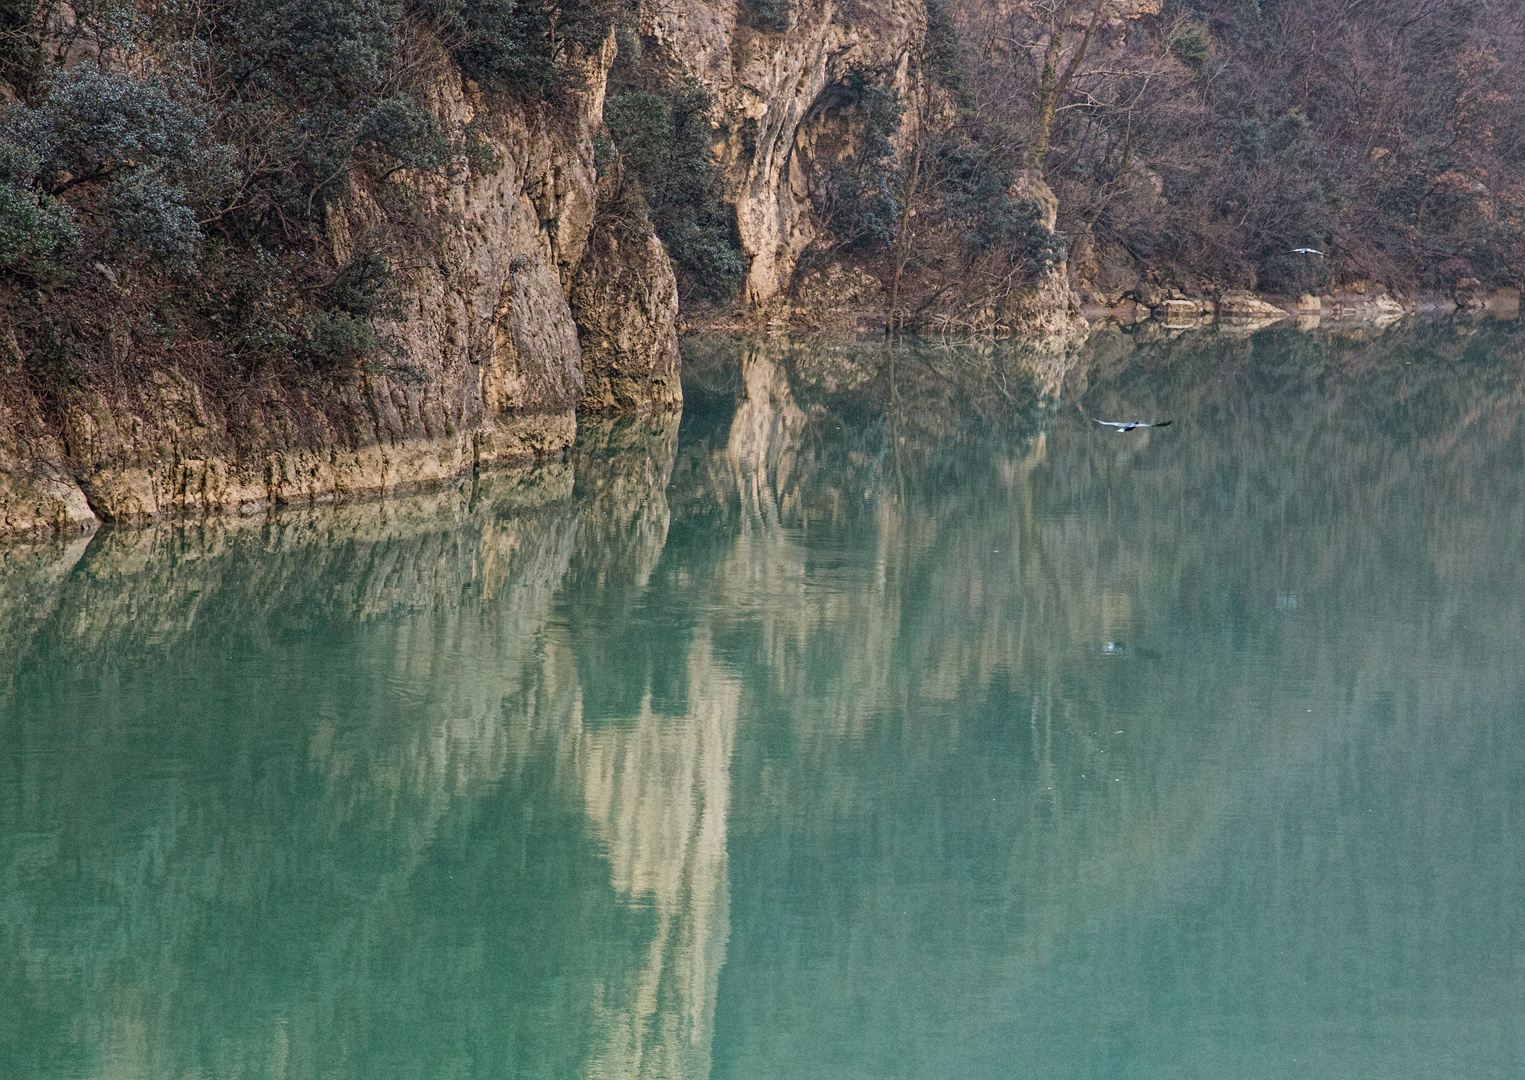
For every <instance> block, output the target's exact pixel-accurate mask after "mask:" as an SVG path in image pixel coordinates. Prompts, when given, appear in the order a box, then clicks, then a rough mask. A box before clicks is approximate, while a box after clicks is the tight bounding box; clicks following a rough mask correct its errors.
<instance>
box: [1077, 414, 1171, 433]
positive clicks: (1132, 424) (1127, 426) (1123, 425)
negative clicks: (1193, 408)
mask: <svg viewBox="0 0 1525 1080" xmlns="http://www.w3.org/2000/svg"><path fill="white" fill-rule="evenodd" d="M1091 419H1092V420H1096V417H1094V416H1093V417H1091ZM1096 422H1097V423H1098V424H1102V425H1104V426H1106V427H1110V428H1116V429H1117V430H1118V431H1132V430H1133V429H1134V428H1141V427H1169V426H1170V425H1171V424H1173V423H1175V421H1174V420H1156V421H1154V422H1153V423H1150V424H1146V423H1144V422H1143V421H1142V420H1096Z"/></svg>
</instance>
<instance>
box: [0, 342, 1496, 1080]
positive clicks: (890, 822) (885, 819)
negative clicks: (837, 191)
mask: <svg viewBox="0 0 1525 1080" xmlns="http://www.w3.org/2000/svg"><path fill="white" fill-rule="evenodd" d="M1144 337H1145V335H1142V334H1140V335H1138V336H1135V337H1132V338H1130V337H1127V336H1125V335H1122V334H1118V333H1115V332H1113V333H1105V334H1101V335H1099V336H1098V337H1097V339H1095V341H1094V342H1093V344H1092V345H1091V346H1089V347H1088V349H1087V351H1086V354H1085V355H1084V357H1083V358H1082V360H1081V363H1080V365H1079V366H1078V367H1077V368H1076V369H1075V370H1073V371H1070V372H1069V373H1068V374H1066V375H1062V377H1061V374H1060V373H1057V372H1055V373H1050V374H1048V375H1042V376H1040V377H1039V381H1040V382H1046V383H1047V389H1048V391H1049V393H1050V396H1049V397H1048V398H1046V399H1045V400H1044V401H1043V402H1042V403H1040V402H1039V401H1038V400H1037V398H1036V392H1035V388H1034V384H1033V382H1032V381H1031V380H1029V379H1026V378H1024V376H1023V375H1022V374H1021V371H1020V370H1019V360H1020V357H1018V356H1017V355H1016V354H1015V353H1014V352H1013V351H1011V350H1008V349H1003V348H996V349H990V348H985V349H983V350H981V349H977V348H961V349H960V348H936V347H932V346H926V345H918V346H907V347H903V348H900V349H896V350H894V351H892V352H888V353H887V352H885V351H884V350H883V349H882V348H877V347H872V346H864V347H858V348H845V347H840V346H836V347H828V346H812V345H810V344H807V343H795V344H792V345H790V344H782V343H771V344H761V345H753V346H746V347H744V346H741V345H731V344H726V343H715V342H709V343H702V342H701V343H698V344H695V345H693V346H692V347H691V348H690V350H689V352H690V354H691V355H690V357H689V361H690V363H689V375H688V382H689V387H688V395H689V410H688V412H687V414H686V415H685V417H684V419H683V421H682V423H681V425H680V424H679V422H678V421H676V420H673V421H672V422H663V421H658V422H652V421H640V422H631V421H627V422H624V423H620V424H613V425H596V424H589V425H586V426H585V428H584V431H583V434H582V436H581V441H580V443H579V445H578V447H577V449H576V451H575V452H574V453H573V454H572V455H571V457H570V459H569V460H567V461H565V462H559V463H553V464H550V465H546V466H543V467H539V468H535V469H527V470H524V471H521V472H511V473H504V474H498V475H493V476H484V477H481V478H480V479H479V480H478V481H477V482H475V483H472V484H463V485H462V486H461V487H460V488H459V489H458V490H451V491H447V492H442V493H436V494H432V495H426V496H418V497H413V498H406V499H400V500H396V501H393V502H390V503H386V504H363V505H346V506H339V507H330V508H326V509H325V508H320V509H317V510H312V511H304V512H293V513H289V514H284V515H281V516H279V517H276V518H274V519H271V520H265V519H259V520H245V521H235V522H222V523H215V524H209V525H205V526H177V527H161V528H157V529H153V530H148V531H142V532H133V531H110V530H103V531H102V532H101V533H100V534H98V535H97V536H95V537H94V538H93V539H91V540H89V541H84V540H81V541H79V542H77V543H74V544H55V545H43V546H40V547H35V546H34V547H24V546H22V547H10V548H0V1076H3V1077H6V1078H10V1077H18V1078H21V1077H24V1078H32V1077H39V1078H55V1077H56V1078H87V1077H154V1078H170V1077H173V1078H180V1077H201V1078H218V1080H221V1078H234V1077H237V1078H264V1077H289V1078H298V1077H301V1078H306V1077H338V1078H351V1077H353V1078H367V1080H369V1078H381V1080H388V1078H415V1077H416V1078H420V1080H423V1078H430V1080H434V1078H455V1077H567V1078H574V1077H587V1078H600V1080H615V1078H636V1077H651V1078H683V1080H689V1078H703V1077H714V1078H717V1080H718V1078H731V1077H740V1078H754V1077H755V1078H765V1077H766V1078H780V1080H782V1078H791V1080H793V1078H822V1080H825V1078H857V1077H861V1078H875V1080H878V1078H899V1077H905V1078H917V1080H921V1078H943V1077H947V1078H983V1077H992V1078H995V1077H1001V1078H1009V1077H1023V1078H1027V1077H1041V1078H1047V1077H1054V1078H1089V1077H1098V1078H1100V1077H1107V1078H1112V1077H1117V1078H1156V1077H1159V1078H1166V1077H1170V1078H1180V1077H1189V1078H1199V1077H1200V1078H1215V1080H1218V1078H1238V1077H1243V1078H1257V1080H1259V1078H1279V1077H1286V1078H1303V1077H1338V1078H1368V1077H1369V1078H1373V1080H1375V1078H1383V1080H1391V1078H1409V1077H1413V1078H1421V1077H1422V1078H1435V1077H1461V1078H1484V1077H1488V1078H1491V1077H1500V1078H1502V1077H1510V1078H1517V1077H1520V1076H1522V1075H1525V334H1522V333H1520V332H1519V331H1515V330H1511V329H1508V328H1499V327H1488V326H1482V327H1478V328H1470V327H1465V326H1463V327H1453V326H1449V325H1441V326H1432V327H1420V328H1418V329H1412V330H1401V331H1389V332H1388V333H1386V334H1382V335H1375V336H1373V335H1367V336H1366V339H1364V340H1363V339H1362V337H1361V336H1359V335H1356V336H1350V337H1344V338H1341V337H1336V336H1332V335H1330V334H1328V333H1322V332H1315V333H1311V334H1297V333H1291V332H1268V333H1263V334H1260V335H1257V336H1254V337H1233V336H1230V335H1228V334H1211V333H1205V334H1198V335H1188V336H1187V337H1184V338H1181V339H1180V340H1178V341H1175V342H1171V341H1168V340H1163V339H1161V340H1153V341H1149V340H1144ZM1088 416H1101V417H1102V418H1104V419H1130V418H1133V417H1135V416H1141V417H1144V418H1151V417H1173V418H1174V419H1175V424H1174V426H1172V427H1169V428H1165V429H1162V430H1157V431H1153V432H1144V431H1138V432H1133V433H1130V434H1127V435H1115V434H1111V433H1109V432H1106V431H1104V430H1103V429H1101V428H1100V427H1098V426H1097V425H1095V424H1093V423H1091V422H1090V420H1089V419H1088V418H1087V417H1088Z"/></svg>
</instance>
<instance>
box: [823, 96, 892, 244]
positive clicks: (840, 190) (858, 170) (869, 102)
mask: <svg viewBox="0 0 1525 1080" xmlns="http://www.w3.org/2000/svg"><path fill="white" fill-rule="evenodd" d="M846 89H847V90H848V92H850V93H852V94H853V95H854V101H853V103H852V105H851V108H853V109H854V110H855V111H856V112H857V113H858V114H859V116H860V117H861V120H862V128H861V134H860V136H859V138H858V141H857V145H856V146H855V147H854V152H853V154H852V156H851V157H850V158H848V159H846V160H844V161H838V162H833V163H832V164H831V165H830V166H828V168H827V170H826V177H825V183H824V185H823V188H824V191H823V195H822V198H821V209H822V211H823V213H824V216H825V218H826V219H827V220H828V221H829V222H830V224H831V231H832V233H833V234H834V235H835V236H836V238H837V242H838V244H840V245H841V246H842V247H843V248H845V249H847V250H850V251H852V250H856V251H872V250H874V249H876V248H882V247H884V246H885V245H887V244H889V243H891V242H892V241H893V240H894V239H895V236H896V233H897V231H898V230H899V227H900V214H901V194H900V192H901V187H902V185H903V184H904V182H905V172H904V170H903V169H902V168H901V166H900V163H899V161H898V159H897V157H896V154H895V147H894V144H893V143H891V142H890V137H891V136H892V135H894V134H895V132H896V131H897V130H898V129H899V127H900V117H901V114H902V113H903V111H904V109H903V107H902V106H901V103H900V99H899V97H898V96H897V95H896V94H895V92H894V91H893V90H887V89H885V88H884V87H881V86H876V85H874V84H872V83H864V82H857V83H853V84H850V85H849V86H848V87H847V88H846Z"/></svg>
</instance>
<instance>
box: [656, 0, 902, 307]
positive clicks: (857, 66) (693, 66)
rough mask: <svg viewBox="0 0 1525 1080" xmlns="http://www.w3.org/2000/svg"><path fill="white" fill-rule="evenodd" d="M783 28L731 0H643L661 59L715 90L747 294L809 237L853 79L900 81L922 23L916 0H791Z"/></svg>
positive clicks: (784, 266) (758, 293)
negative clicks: (815, 198) (816, 185)
mask: <svg viewBox="0 0 1525 1080" xmlns="http://www.w3.org/2000/svg"><path fill="white" fill-rule="evenodd" d="M788 10H789V19H788V27H787V29H785V30H783V31H782V32H767V31H764V30H759V29H756V28H753V27H751V26H748V25H747V24H746V20H745V12H746V5H745V4H744V3H737V2H736V0H644V2H643V3H642V5H641V31H642V34H643V35H644V36H645V37H647V39H648V40H650V41H652V42H654V43H655V46H656V49H657V51H658V53H659V54H660V58H661V62H663V63H664V64H665V65H666V66H668V67H669V68H671V69H672V70H673V71H675V72H676V73H678V74H679V75H680V76H682V77H686V78H689V79H693V80H694V81H696V82H698V83H699V84H700V85H702V86H703V87H704V88H705V89H706V90H708V91H709V92H710V93H711V94H713V95H714V97H715V101H716V105H717V108H716V113H717V120H718V124H719V127H718V130H717V131H716V133H715V135H716V141H717V145H718V149H719V154H720V158H721V161H722V163H723V165H724V167H725V171H726V176H727V181H728V186H729V189H730V195H731V198H732V199H734V201H735V207H736V228H737V231H738V233H739V234H740V237H741V244H742V247H743V249H744V250H745V252H746V254H747V256H748V259H749V260H750V268H749V270H748V273H747V279H746V285H745V287H744V293H745V299H746V300H747V301H748V302H757V301H760V300H766V299H768V298H769V297H772V296H774V295H776V294H777V293H778V292H779V291H780V290H781V289H782V288H783V287H784V286H785V285H787V284H788V282H789V278H790V275H792V274H793V272H794V267H795V264H796V263H797V262H798V260H799V257H800V253H801V252H803V251H804V250H805V248H806V247H807V246H808V245H809V244H810V241H811V240H813V239H815V236H816V229H815V226H814V224H813V222H812V220H811V215H810V205H811V201H810V195H811V190H812V183H813V181H815V180H816V179H817V176H816V174H817V171H818V167H824V166H825V165H827V164H829V160H830V158H829V155H830V152H831V149H832V147H833V145H834V143H835V140H833V139H831V138H830V137H829V135H830V133H832V131H833V129H834V128H835V127H836V126H837V125H838V123H839V120H840V115H841V113H842V112H843V111H844V109H845V108H846V107H847V106H849V105H850V104H851V102H852V100H853V96H852V93H851V86H852V83H853V82H854V80H855V79H860V78H863V79H867V80H868V81H872V82H875V83H878V84H880V85H888V86H892V87H894V88H895V89H896V90H899V91H902V92H904V91H905V90H906V89H907V88H908V87H909V81H908V80H909V79H910V78H911V76H910V74H909V71H910V55H911V52H912V50H913V48H915V47H916V46H917V45H918V44H919V43H920V41H921V38H922V36H923V35H924V34H925V32H926V11H925V8H924V7H923V5H922V4H921V3H920V2H919V0H859V2H857V3H853V4H836V3H833V2H832V0H798V2H797V3H795V4H792V5H789V7H788Z"/></svg>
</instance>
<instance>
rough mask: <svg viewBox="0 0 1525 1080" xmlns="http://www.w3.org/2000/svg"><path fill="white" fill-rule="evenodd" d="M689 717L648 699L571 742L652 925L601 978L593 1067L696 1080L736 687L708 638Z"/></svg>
mask: <svg viewBox="0 0 1525 1080" xmlns="http://www.w3.org/2000/svg"><path fill="white" fill-rule="evenodd" d="M689 685H690V687H691V690H692V692H691V694H690V697H689V701H690V707H689V712H688V715H686V716H683V717H664V716H660V715H656V714H654V713H653V712H652V711H651V708H650V701H649V699H648V701H647V702H645V703H644V704H643V707H642V709H641V712H640V714H639V715H637V716H635V717H632V718H630V719H629V720H627V721H623V722H618V723H612V724H608V725H601V726H598V727H595V728H591V729H585V730H584V732H583V736H582V743H581V747H580V750H579V755H580V761H579V765H580V773H581V775H582V778H583V798H584V801H585V803H586V806H587V810H588V817H589V818H590V819H591V820H592V822H593V824H594V828H595V830H596V831H597V833H598V836H599V837H600V839H601V840H602V841H603V843H604V845H605V849H606V851H607V852H608V857H609V861H610V863H611V871H612V876H613V881H614V887H615V890H616V891H617V892H618V893H619V895H620V896H621V897H622V898H623V899H625V900H626V901H627V902H633V903H638V904H649V905H650V906H651V908H652V910H653V912H654V913H655V916H656V934H655V936H654V937H653V938H652V941H651V943H650V945H649V946H648V948H647V952H646V962H645V964H644V966H643V967H641V968H640V969H639V970H637V971H635V972H633V973H632V974H631V975H630V976H629V980H628V983H627V984H626V985H623V986H621V985H605V986H603V987H601V988H600V1000H599V1009H600V1013H601V1015H602V1016H603V1017H604V1022H605V1025H606V1026H605V1030H604V1032H603V1033H602V1041H603V1046H602V1049H601V1050H599V1051H598V1052H597V1053H596V1054H595V1057H594V1061H593V1064H592V1067H591V1068H590V1069H589V1075H590V1076H593V1077H598V1078H611V1080H612V1078H615V1077H619V1078H632V1080H633V1078H637V1077H662V1078H672V1080H679V1078H683V1080H689V1078H692V1080H704V1078H706V1077H708V1076H709V1070H710V1043H711V1040H712V1038H713V1036H714V1025H715V1000H716V993H717V990H718V984H719V979H720V968H721V965H722V964H723V963H724V962H725V945H726V939H727V938H728V937H729V935H730V914H729V913H730V891H729V890H730V886H729V879H728V876H727V861H726V817H727V808H728V805H729V799H730V785H731V772H730V768H731V750H732V747H733V745H734V743H735V736H736V719H737V712H738V710H737V705H738V690H737V687H736V686H735V684H734V683H733V682H732V681H731V680H730V679H729V678H728V677H727V676H726V675H725V674H724V673H723V672H722V671H721V670H720V667H719V665H717V664H716V662H715V659H714V657H713V655H712V654H711V652H710V649H709V646H708V645H707V644H706V643H703V642H696V643H695V644H694V646H693V648H692V651H691V654H690V661H689Z"/></svg>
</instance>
